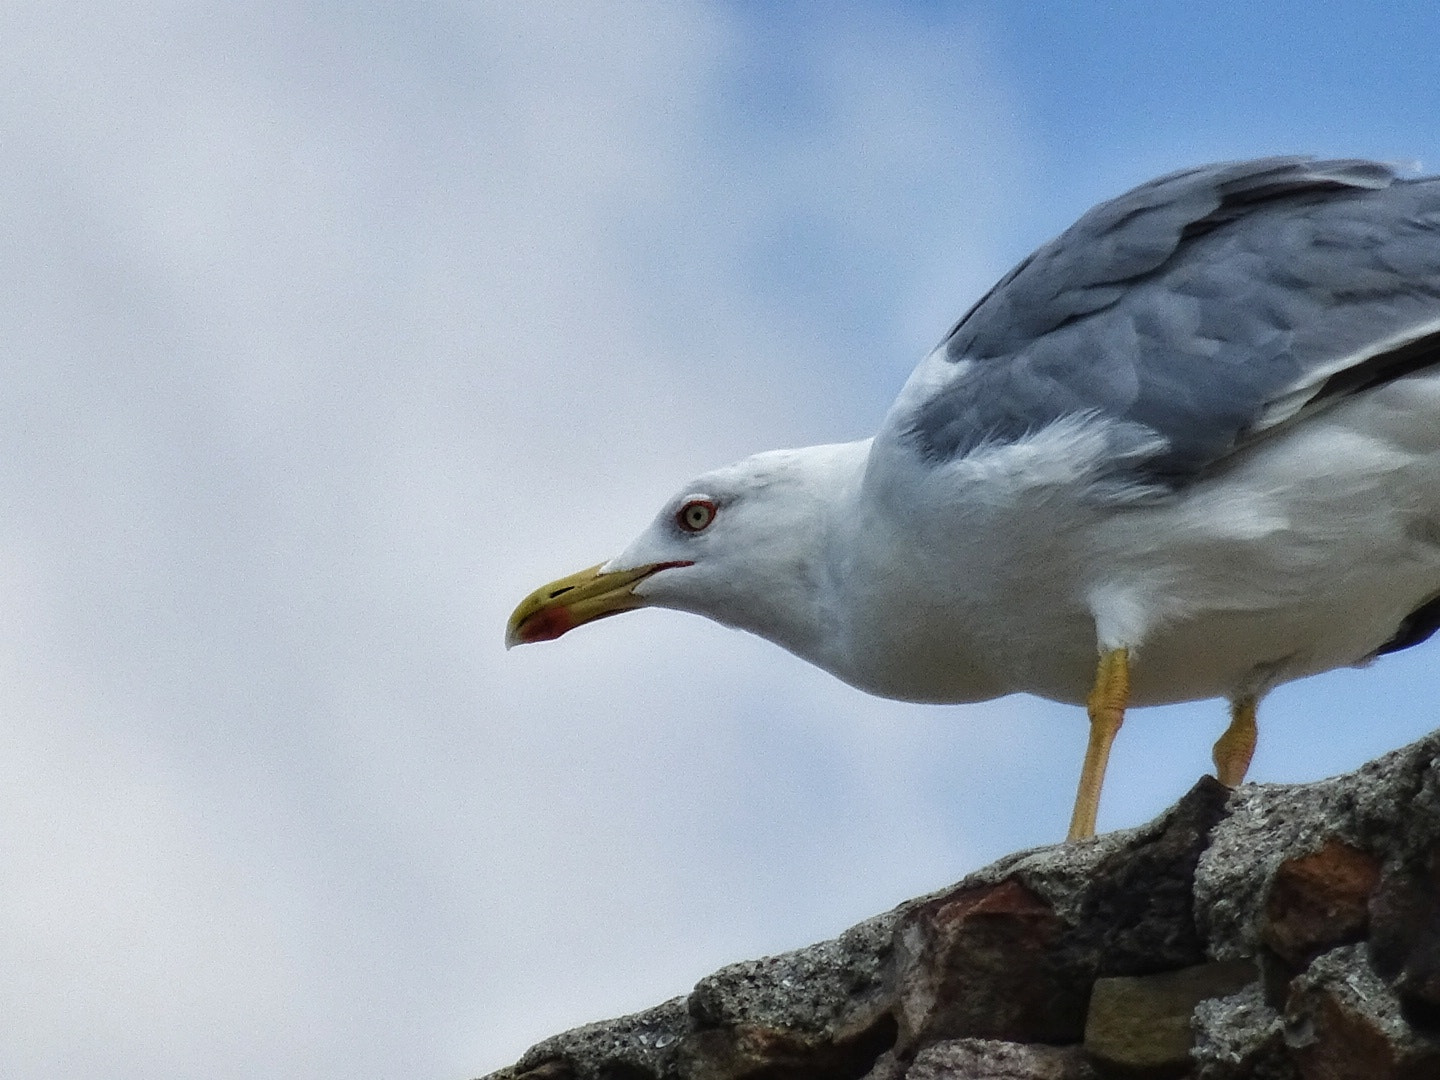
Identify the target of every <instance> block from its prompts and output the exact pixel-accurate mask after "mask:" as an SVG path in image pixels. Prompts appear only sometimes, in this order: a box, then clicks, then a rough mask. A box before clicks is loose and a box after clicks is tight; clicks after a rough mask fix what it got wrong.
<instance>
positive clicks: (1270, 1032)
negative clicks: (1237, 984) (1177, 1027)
mask: <svg viewBox="0 0 1440 1080" xmlns="http://www.w3.org/2000/svg"><path fill="white" fill-rule="evenodd" d="M1191 1030H1192V1032H1193V1036H1194V1042H1195V1045H1194V1047H1193V1049H1192V1050H1191V1051H1190V1058H1191V1062H1192V1067H1193V1071H1194V1075H1195V1078H1196V1080H1297V1077H1296V1073H1295V1065H1294V1063H1293V1062H1292V1061H1291V1060H1290V1058H1289V1056H1288V1054H1287V1053H1286V1048H1285V1027H1284V1022H1283V1020H1282V1018H1281V1016H1280V1014H1279V1013H1278V1012H1277V1011H1276V1010H1275V1009H1272V1008H1271V1007H1270V1005H1269V1004H1268V1003H1267V1002H1266V1001H1265V994H1264V991H1263V989H1262V988H1261V986H1260V984H1259V983H1258V982H1255V983H1251V984H1250V985H1249V986H1247V987H1245V988H1244V989H1243V990H1241V991H1240V992H1239V993H1236V994H1231V995H1230V996H1228V997H1221V998H1210V999H1209V1000H1207V1001H1202V1002H1200V1004H1199V1005H1197V1006H1196V1007H1195V1014H1194V1016H1193V1017H1192V1019H1191Z"/></svg>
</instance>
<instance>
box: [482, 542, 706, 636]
mask: <svg viewBox="0 0 1440 1080" xmlns="http://www.w3.org/2000/svg"><path fill="white" fill-rule="evenodd" d="M604 565H605V564H604V563H601V564H600V566H604ZM689 565H690V564H689V563H686V562H664V563H650V564H648V565H646V566H637V567H635V568H634V569H632V570H615V571H611V572H610V573H608V574H606V573H601V572H600V566H592V567H590V569H588V570H581V571H580V572H579V573H578V574H571V575H570V576H569V577H564V578H561V579H560V580H559V581H552V582H551V583H550V584H549V585H542V586H541V587H540V588H538V589H536V590H535V591H534V592H532V593H531V594H530V595H529V596H527V597H526V598H525V599H524V600H521V601H520V606H519V607H517V608H516V609H515V611H514V613H513V614H512V615H511V616H510V622H509V623H508V624H507V625H506V627H505V647H506V648H507V649H509V648H512V647H514V646H516V645H529V644H530V643H531V642H534V641H553V640H555V639H556V638H558V637H559V636H560V635H561V634H563V633H565V632H566V631H568V630H573V629H575V627H577V626H582V625H584V624H585V623H588V622H594V621H595V620H596V619H603V618H604V617H605V616H606V615H618V614H620V613H621V612H622V611H633V610H634V609H635V608H638V607H643V606H644V605H645V601H644V600H643V599H641V598H640V597H638V596H636V595H635V592H634V590H635V586H636V585H638V584H640V582H642V581H644V580H645V579H646V578H647V577H649V576H650V575H651V574H654V573H656V572H658V571H660V570H666V569H669V568H670V567H672V566H689Z"/></svg>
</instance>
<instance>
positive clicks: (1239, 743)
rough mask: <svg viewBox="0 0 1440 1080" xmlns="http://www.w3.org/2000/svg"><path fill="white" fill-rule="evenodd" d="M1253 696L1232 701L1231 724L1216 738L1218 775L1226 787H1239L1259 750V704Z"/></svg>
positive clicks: (1214, 754) (1216, 771) (1215, 757)
mask: <svg viewBox="0 0 1440 1080" xmlns="http://www.w3.org/2000/svg"><path fill="white" fill-rule="evenodd" d="M1256 705H1257V702H1256V700H1255V699H1254V698H1253V697H1242V698H1237V699H1236V700H1234V701H1232V702H1231V703H1230V726H1229V727H1227V728H1226V729H1225V733H1224V734H1223V735H1221V736H1220V738H1218V739H1216V740H1215V750H1214V753H1213V754H1212V756H1213V757H1214V759H1215V775H1216V776H1217V777H1219V778H1220V782H1221V783H1222V784H1224V785H1225V786H1226V787H1232V788H1233V787H1239V786H1240V783H1241V781H1243V780H1244V779H1245V773H1246V772H1247V771H1248V770H1249V768H1250V758H1251V757H1252V756H1253V755H1254V753H1255V739H1256V736H1257V735H1258V730H1257V729H1256V727H1255V706H1256Z"/></svg>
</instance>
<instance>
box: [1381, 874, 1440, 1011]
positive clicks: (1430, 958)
mask: <svg viewBox="0 0 1440 1080" xmlns="http://www.w3.org/2000/svg"><path fill="white" fill-rule="evenodd" d="M1372 919H1373V931H1372V938H1371V942H1370V951H1371V956H1372V957H1373V961H1374V964H1375V969H1376V971H1377V972H1378V973H1379V974H1380V975H1381V976H1382V977H1383V978H1384V979H1385V980H1386V981H1387V982H1388V983H1389V984H1390V985H1391V987H1392V988H1393V989H1394V990H1395V992H1396V993H1397V994H1398V995H1399V997H1400V1002H1401V1009H1402V1011H1403V1012H1404V1014H1405V1016H1406V1017H1407V1019H1408V1020H1409V1021H1410V1022H1411V1023H1412V1024H1414V1025H1416V1026H1417V1027H1421V1028H1424V1029H1426V1030H1429V1031H1431V1032H1436V1031H1440V848H1437V847H1432V848H1430V849H1429V850H1428V851H1426V852H1424V853H1423V855H1420V856H1414V855H1412V856H1410V857H1409V858H1406V859H1402V860H1397V861H1396V863H1395V865H1393V866H1392V867H1391V868H1390V869H1389V872H1388V873H1387V874H1386V875H1385V879H1384V881H1383V883H1382V884H1381V887H1380V889H1379V891H1378V893H1377V894H1376V896H1375V900H1374V903H1373V905H1372Z"/></svg>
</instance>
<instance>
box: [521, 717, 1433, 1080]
mask: <svg viewBox="0 0 1440 1080" xmlns="http://www.w3.org/2000/svg"><path fill="white" fill-rule="evenodd" d="M1206 960H1213V961H1224V960H1235V961H1243V962H1244V964H1243V969H1244V970H1246V971H1250V970H1254V969H1255V968H1257V967H1258V969H1259V970H1260V972H1261V973H1262V976H1263V978H1262V980H1261V981H1260V982H1258V983H1255V984H1252V985H1250V986H1247V987H1245V988H1244V989H1241V990H1239V992H1237V993H1229V994H1228V995H1227V996H1224V997H1210V998H1205V999H1203V1000H1200V1002H1199V1004H1198V1005H1194V1006H1193V1012H1192V1016H1191V1020H1190V1029H1191V1032H1192V1033H1193V1048H1192V1049H1191V1052H1190V1059H1189V1066H1188V1070H1189V1071H1188V1072H1187V1073H1186V1076H1187V1080H1346V1078H1349V1077H1357V1078H1361V1077H1363V1078H1364V1080H1422V1078H1423V1080H1437V1078H1440V1041H1436V1039H1433V1038H1432V1036H1435V1035H1437V1034H1440V733H1437V734H1435V735H1432V736H1430V737H1428V738H1426V739H1422V740H1421V741H1420V742H1418V743H1416V744H1414V745H1412V746H1410V747H1406V748H1405V749H1403V750H1400V751H1396V752H1395V753H1393V754H1388V755H1386V756H1385V757H1384V758H1381V759H1379V760H1378V761H1375V762H1372V763H1370V764H1369V765H1366V766H1364V767H1363V768H1361V769H1359V770H1357V771H1356V772H1354V773H1352V774H1350V775H1348V776H1342V777H1336V778H1334V779H1331V780H1326V781H1322V782H1320V783H1316V784H1307V785H1291V786H1283V785H1271V786H1255V785H1251V786H1245V787H1242V788H1240V789H1239V790H1238V791H1236V792H1235V793H1233V795H1232V794H1230V793H1229V792H1227V791H1226V790H1225V789H1224V788H1221V787H1220V786H1219V785H1218V784H1217V783H1216V782H1215V781H1214V780H1204V781H1202V782H1201V783H1199V784H1197V785H1196V787H1195V788H1194V789H1192V790H1191V791H1190V792H1189V793H1188V794H1187V795H1186V796H1185V797H1184V798H1183V799H1181V801H1180V802H1179V803H1177V804H1176V806H1175V807H1173V808H1172V809H1171V810H1169V811H1168V812H1166V813H1165V814H1163V815H1161V816H1160V817H1159V818H1157V819H1156V820H1155V821H1153V822H1151V823H1149V824H1147V825H1144V826H1142V827H1140V828H1136V829H1131V830H1126V831H1123V832H1116V833H1111V834H1109V835H1107V836H1102V837H1099V838H1097V839H1094V840H1088V841H1082V842H1078V843H1071V844H1063V845H1056V846H1054V847H1050V848H1039V849H1035V850H1032V851H1023V852H1018V853H1016V854H1014V855H1011V856H1007V857H1006V858H1004V859H1001V860H999V861H998V862H996V863H994V864H993V865H991V866H989V867H986V868H984V869H982V870H979V871H976V872H975V873H973V874H971V875H969V876H968V877H967V878H966V879H965V880H964V881H962V882H960V883H959V884H957V885H955V886H952V887H950V888H948V889H944V890H942V891H940V892H937V893H934V894H931V895H929V896H924V897H920V898H918V899H916V900H913V901H910V902H908V903H906V904H902V905H901V906H900V907H898V908H896V909H895V910H894V911H891V912H887V913H885V914H883V915H880V916H876V917H875V918H873V919H869V920H867V921H866V922H863V923H861V924H859V925H858V926H856V927H855V928H853V929H852V930H849V931H847V932H846V933H844V934H842V935H840V936H839V937H838V938H836V939H835V940H833V941H828V942H822V943H820V944H818V945H814V946H810V947H808V948H805V949H797V950H795V951H794V952H791V953H786V954H784V955H782V956H777V957H770V958H767V959H764V960H757V961H752V962H748V963H742V964H733V965H731V966H729V967H727V968H723V969H721V970H720V971H718V972H716V973H715V974H714V975H712V976H709V977H708V978H706V979H703V980H701V982H700V983H699V984H698V985H697V986H696V987H695V990H694V992H693V993H692V994H690V995H689V996H688V997H685V998H676V999H674V1000H672V1001H669V1002H666V1003H665V1004H664V1005H661V1006H659V1007H658V1008H655V1009H650V1010H647V1011H645V1012H642V1013H637V1014H635V1015H633V1016H628V1017H621V1018H620V1019H618V1020H612V1021H607V1022H604V1023H599V1024H590V1025H587V1026H586V1027H583V1028H578V1029H576V1030H575V1031H571V1032H566V1033H564V1034H562V1035H557V1036H555V1037H553V1038H551V1039H547V1040H545V1041H544V1042H542V1043H540V1044H539V1045H537V1046H535V1047H533V1048H532V1049H531V1050H529V1051H527V1052H526V1053H525V1054H524V1055H523V1056H522V1058H521V1059H520V1061H519V1062H517V1063H516V1064H515V1065H514V1066H511V1067H510V1068H508V1069H504V1070H501V1071H500V1072H499V1073H496V1074H494V1075H493V1077H492V1080H862V1078H864V1080H940V1078H941V1077H945V1078H947V1080H963V1078H968V1077H972V1076H973V1077H977V1078H979V1077H984V1078H987V1080H1057V1078H1059V1080H1089V1077H1090V1076H1091V1075H1092V1066H1096V1068H1095V1070H1094V1071H1096V1072H1104V1073H1105V1074H1106V1075H1107V1076H1109V1075H1116V1070H1122V1071H1123V1069H1124V1068H1130V1069H1131V1075H1134V1067H1135V1065H1136V1060H1135V1059H1133V1058H1131V1059H1125V1058H1123V1055H1120V1054H1118V1053H1116V1052H1114V1051H1109V1050H1102V1052H1100V1053H1098V1054H1097V1056H1096V1057H1095V1059H1094V1060H1093V1061H1091V1062H1090V1064H1088V1065H1087V1064H1086V1062H1087V1060H1089V1059H1088V1058H1087V1057H1086V1054H1085V1051H1084V1049H1083V1047H1082V1046H1081V1045H1080V1042H1081V1038H1082V1034H1083V1032H1084V1021H1085V1017H1086V1012H1087V1009H1089V1008H1090V1006H1091V1004H1092V997H1093V998H1094V1004H1095V1008H1096V1009H1097V1010H1100V1011H1102V1012H1103V1011H1105V1009H1107V1008H1109V1009H1110V1011H1111V1012H1112V1013H1114V1012H1115V1011H1116V1010H1115V1009H1114V1008H1113V1006H1106V1005H1105V1000H1106V997H1107V995H1111V994H1113V993H1114V991H1115V989H1116V988H1117V987H1126V986H1128V987H1131V988H1135V987H1141V988H1144V987H1148V988H1150V992H1151V994H1152V996H1153V991H1154V988H1155V987H1158V986H1162V985H1165V984H1166V983H1167V982H1173V981H1177V980H1178V981H1183V980H1184V979H1186V978H1188V977H1190V976H1189V975H1186V974H1185V973H1184V969H1188V968H1193V967H1195V966H1196V965H1200V964H1203V963H1204V962H1205V961H1206ZM1235 970H1236V971H1237V972H1238V971H1240V970H1242V969H1241V968H1237V969H1235ZM1165 973H1169V974H1165ZM1157 976H1158V978H1152V977H1157ZM1131 977H1138V978H1131ZM1236 977H1237V978H1238V977H1240V976H1239V975H1237V976H1236ZM1247 977H1248V976H1247ZM1097 980H1098V982H1097ZM1121 980H1123V981H1121ZM1097 986H1098V989H1097ZM1230 989H1234V988H1233V987H1228V986H1227V987H1219V988H1218V989H1214V990H1209V991H1207V992H1224V991H1225V990H1230ZM1140 1008H1141V1005H1138V1004H1131V1005H1127V1006H1124V1007H1123V1008H1121V1009H1120V1010H1119V1012H1120V1014H1121V1016H1122V1017H1127V1018H1128V1019H1129V1020H1130V1021H1131V1026H1132V1027H1133V1026H1135V1025H1134V1021H1135V1020H1136V1018H1137V1017H1138V1015H1139V1013H1138V1010H1139V1009H1140ZM1185 1008H1186V1004H1185V1003H1181V1004H1179V1005H1176V1006H1174V1007H1173V1008H1169V1009H1168V1010H1158V1011H1157V1015H1161V1014H1163V1016H1164V1017H1166V1018H1167V1019H1165V1020H1164V1021H1163V1023H1162V1022H1159V1021H1157V1022H1156V1024H1155V1025H1151V1026H1159V1027H1164V1026H1165V1025H1167V1024H1168V1025H1169V1030H1170V1031H1171V1041H1172V1045H1171V1049H1170V1050H1169V1051H1167V1052H1166V1056H1165V1061H1166V1064H1165V1065H1162V1066H1160V1067H1161V1068H1164V1069H1171V1070H1179V1069H1183V1068H1185V1066H1184V1065H1183V1064H1180V1063H1178V1062H1179V1061H1180V1059H1178V1058H1177V1057H1176V1056H1175V1054H1176V1053H1177V1052H1178V1050H1177V1048H1178V1047H1179V1045H1180V1043H1181V1041H1182V1037H1183V1032H1182V1030H1181V1025H1180V1021H1179V1018H1180V1017H1181V1016H1183V1013H1184V1010H1185ZM1141 1026H1144V1025H1141ZM1090 1041H1091V1047H1092V1049H1095V1048H1096V1047H1097V1046H1099V1045H1100V1044H1101V1043H1103V1040H1101V1039H1100V1038H1099V1036H1098V1035H1097V1034H1094V1033H1092V1035H1091V1039H1090ZM1122 1062H1123V1063H1124V1064H1122ZM1146 1067H1149V1066H1146ZM966 1070H968V1071H966ZM987 1070H988V1071H987ZM1057 1070H1058V1071H1057Z"/></svg>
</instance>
